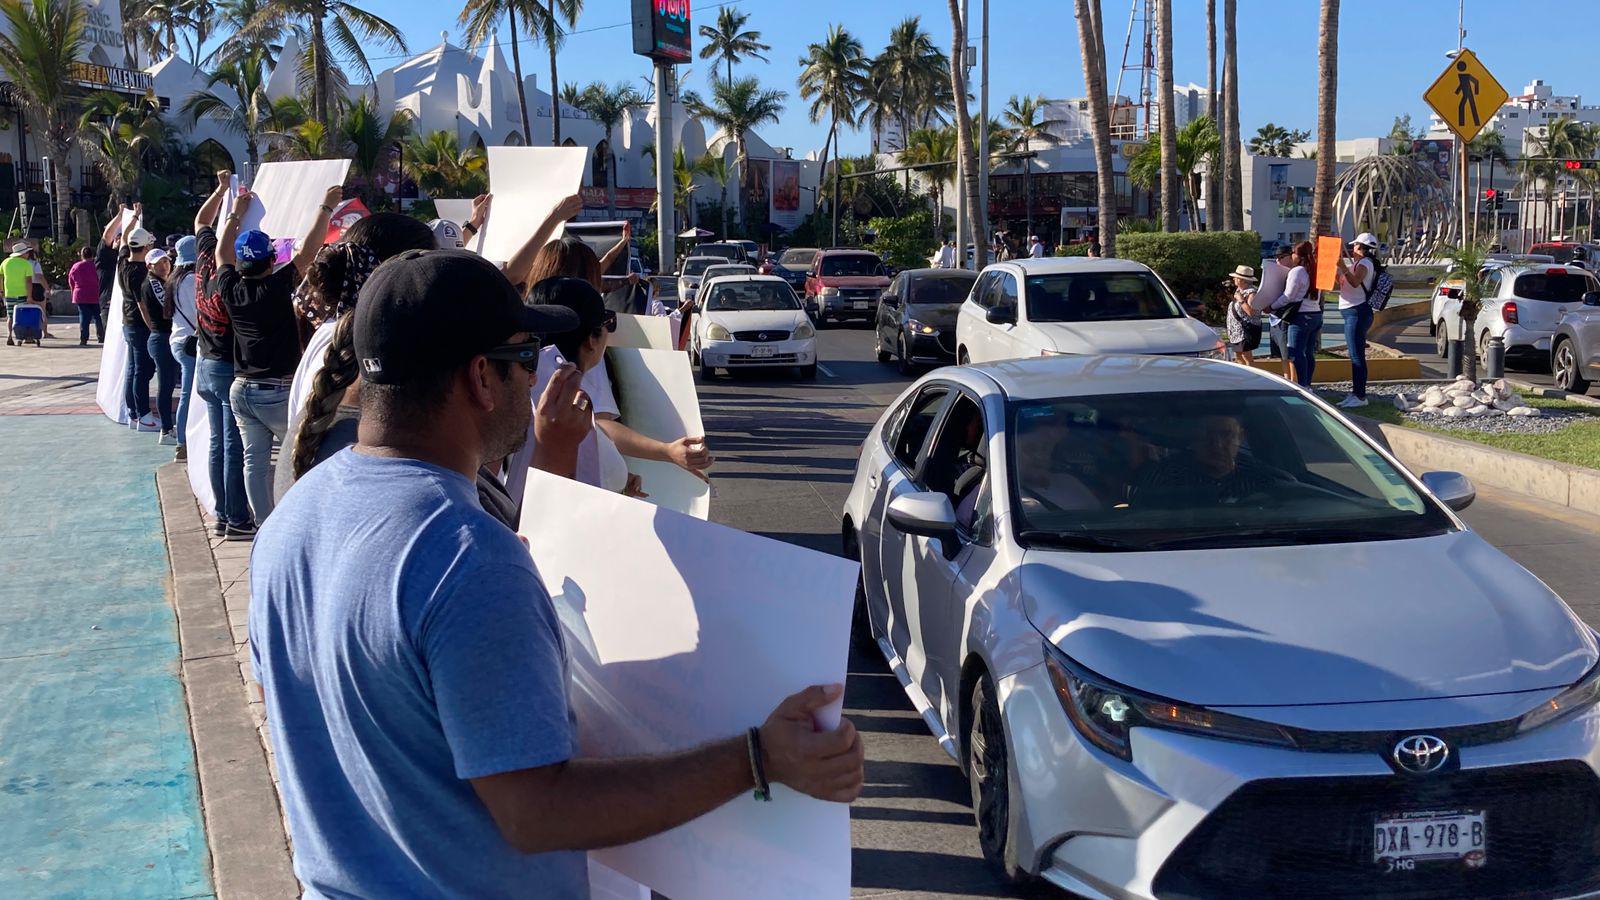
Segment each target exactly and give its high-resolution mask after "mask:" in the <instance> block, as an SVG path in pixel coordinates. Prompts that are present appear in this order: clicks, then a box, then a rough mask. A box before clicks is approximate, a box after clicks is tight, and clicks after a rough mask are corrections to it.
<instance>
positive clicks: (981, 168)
mask: <svg viewBox="0 0 1600 900" xmlns="http://www.w3.org/2000/svg"><path fill="white" fill-rule="evenodd" d="M979 5H980V6H981V8H982V12H980V13H979V15H980V17H981V18H982V22H981V23H980V24H979V26H978V28H979V34H978V43H979V45H980V48H981V52H982V53H983V59H982V61H981V68H980V69H979V70H978V219H979V221H981V222H983V234H982V235H976V236H974V238H973V243H977V242H978V241H980V240H981V241H983V244H984V246H985V247H988V246H990V230H991V228H992V226H990V224H989V168H990V166H989V0H979ZM985 258H987V257H985Z"/></svg>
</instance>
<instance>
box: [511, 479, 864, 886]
mask: <svg viewBox="0 0 1600 900" xmlns="http://www.w3.org/2000/svg"><path fill="white" fill-rule="evenodd" d="M522 508H523V514H522V530H521V533H522V534H523V536H524V537H526V538H527V540H528V546H529V547H530V548H531V552H532V554H533V560H534V564H535V566H536V567H537V568H538V571H539V575H540V577H541V578H542V579H543V581H544V584H545V587H546V588H547V589H548V590H549V591H550V594H551V596H552V598H553V599H554V602H555V604H556V611H557V614H558V615H559V616H560V618H561V622H562V626H563V629H564V630H565V632H566V644H567V652H568V656H569V659H570V665H571V678H572V681H571V684H570V686H569V689H568V693H569V695H570V697H571V702H572V704H573V708H574V712H575V715H576V719H577V723H578V735H579V743H580V747H581V750H580V752H581V753H582V755H584V756H589V757H606V756H623V755H635V754H647V753H661V752H667V751H674V750H682V749H686V748H689V747H694V746H698V745H701V744H704V743H706V742H708V741H712V740H717V739H720V738H727V737H733V736H737V735H741V734H743V733H744V732H745V730H746V729H748V728H749V727H750V726H752V725H759V724H761V723H762V722H764V721H766V718H767V716H768V715H769V714H771V712H772V710H773V709H774V708H776V707H777V705H778V703H780V702H781V701H782V700H783V699H784V698H785V697H787V696H789V695H790V694H793V693H795V692H796V691H799V690H801V689H803V688H805V687H807V686H808V685H812V684H829V683H840V684H842V683H843V682H844V678H845V659H846V656H847V652H848V648H847V645H848V642H849V638H850V613H851V608H852V606H853V604H854V602H855V583H856V572H857V566H856V564H855V563H853V562H849V561H848V560H844V559H841V558H839V557H836V556H831V555H828V554H824V553H818V552H816V551H814V550H807V549H805V548H803V547H797V546H794V545H792V544H785V543H781V542H778V541H773V540H770V539H767V538H762V537H757V536H755V535H753V534H749V533H747V532H743V531H738V530H735V529H732V528H726V527H724V526H721V525H713V524H711V523H709V522H702V521H700V520H698V519H695V518H692V517H690V516H685V515H681V514H679V513H676V512H673V511H671V510H668V509H662V508H660V507H656V506H651V505H650V504H648V503H641V502H639V501H637V500H633V499H631V498H628V497H623V496H622V495H620V494H614V493H611V492H609V491H605V490H601V489H599V488H595V487H591V486H589V485H586V484H581V483H579V482H576V481H572V480H570V479H565V478H560V477H557V476H554V475H550V474H549V473H546V472H541V471H538V470H530V471H529V472H528V486H527V490H526V492H525V494H524V499H523V507H522ZM619 563H620V564H619ZM840 705H841V704H835V706H834V707H833V708H832V709H830V710H826V711H824V714H823V715H819V716H818V719H819V723H820V724H821V725H822V726H823V727H833V726H835V725H837V724H838V721H839V706H840ZM591 856H592V858H594V859H595V860H596V861H598V862H600V863H601V864H603V865H605V866H607V867H609V868H611V869H615V870H616V871H618V872H620V873H622V874H623V875H626V876H627V877H629V878H632V879H634V880H635V881H638V882H641V883H642V884H645V885H648V886H649V887H651V888H653V889H655V890H656V891H659V892H661V893H662V894H665V895H666V896H668V897H675V898H694V900H723V898H727V900H766V898H794V900H832V898H844V897H846V896H848V895H849V893H850V811H849V807H847V806H846V805H844V804H840V803H827V802H824V801H820V800H814V799H812V798H810V797H806V796H804V795H801V794H798V793H796V792H794V791H791V790H789V789H788V788H784V787H782V786H777V785H775V786H774V787H773V799H772V802H770V803H763V802H760V801H757V800H755V799H754V798H753V797H751V796H750V795H748V794H745V795H743V796H740V797H737V798H735V799H734V800H732V801H730V802H729V803H727V804H725V805H724V806H722V807H721V808H719V809H717V810H715V811H713V812H711V813H708V814H707V815H705V816H702V817H700V818H699V819H696V820H694V821H692V822H690V823H688V824H686V825H683V826H681V827H679V828H675V829H673V830H671V831H668V832H666V833H664V834H661V835H657V836H656V837H653V838H649V839H647V840H643V841H640V842H638V843H636V844H629V845H627V846H623V847H617V848H613V849H609V850H601V851H596V852H594V853H592V854H591Z"/></svg>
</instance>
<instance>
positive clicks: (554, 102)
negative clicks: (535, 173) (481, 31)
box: [529, 0, 669, 147]
mask: <svg viewBox="0 0 1600 900" xmlns="http://www.w3.org/2000/svg"><path fill="white" fill-rule="evenodd" d="M548 5H549V9H550V27H551V29H556V28H560V27H561V26H560V24H559V23H557V22H556V0H549V4H548ZM545 37H546V38H553V37H554V35H546V36H545ZM545 43H546V44H548V45H549V46H550V146H552V147H559V146H561V82H560V81H559V80H558V79H557V78H556V42H555V41H554V40H546V41H545ZM667 99H669V98H666V97H663V98H662V100H663V102H665V101H666V100H667ZM529 142H530V143H531V142H532V138H530V139H529Z"/></svg>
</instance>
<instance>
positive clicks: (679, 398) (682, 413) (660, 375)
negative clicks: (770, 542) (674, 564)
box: [606, 329, 711, 519]
mask: <svg viewBox="0 0 1600 900" xmlns="http://www.w3.org/2000/svg"><path fill="white" fill-rule="evenodd" d="M619 330H620V329H619ZM606 354H607V358H608V359H609V360H610V362H611V369H612V375H613V379H612V385H613V388H614V390H615V392H616V395H617V405H618V407H619V408H620V409H621V411H622V424H624V425H626V426H628V427H629V428H632V429H633V430H634V431H637V432H639V433H640V434H642V435H644V436H645V437H649V438H654V439H656V440H658V441H667V442H671V441H675V440H678V439H679V438H685V437H705V433H706V430H705V426H704V425H703V424H702V423H701V421H700V398H699V395H698V394H696V393H695V389H694V373H693V372H691V371H690V369H689V354H687V353H684V352H683V351H681V350H638V349H633V348H627V347H612V348H611V349H609V350H607V351H606ZM623 459H625V460H626V461H627V463H628V471H629V472H631V473H633V474H635V475H638V476H639V478H640V479H641V480H642V481H643V482H644V491H645V493H647V494H649V495H650V497H649V500H650V502H651V503H654V504H656V505H658V506H664V507H666V508H668V509H674V510H677V511H678V512H681V513H686V514H688V515H691V516H694V517H696V518H699V519H706V518H709V517H710V516H711V487H710V485H708V484H706V483H705V482H704V481H702V480H701V479H699V478H697V477H695V476H694V475H691V474H689V473H688V472H685V471H684V470H683V469H681V468H679V467H678V466H676V465H674V464H673V463H669V462H660V461H658V460H651V459H635V458H633V457H631V456H625V457H623Z"/></svg>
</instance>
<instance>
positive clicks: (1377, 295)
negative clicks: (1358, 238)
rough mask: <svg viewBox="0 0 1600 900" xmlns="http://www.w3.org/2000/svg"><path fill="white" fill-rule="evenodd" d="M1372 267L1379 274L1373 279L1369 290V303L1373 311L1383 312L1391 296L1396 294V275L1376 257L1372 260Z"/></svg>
mask: <svg viewBox="0 0 1600 900" xmlns="http://www.w3.org/2000/svg"><path fill="white" fill-rule="evenodd" d="M1372 269H1373V271H1374V272H1376V273H1378V274H1377V277H1375V278H1373V279H1372V288H1371V289H1370V290H1368V291H1367V305H1368V306H1370V307H1372V311H1373V312H1382V311H1383V308H1384V307H1385V306H1388V305H1389V298H1390V297H1391V296H1393V295H1394V277H1393V276H1391V275H1390V274H1389V270H1388V268H1387V267H1385V266H1384V265H1382V264H1381V263H1379V262H1378V261H1377V260H1376V259H1374V260H1373V261H1372Z"/></svg>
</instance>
